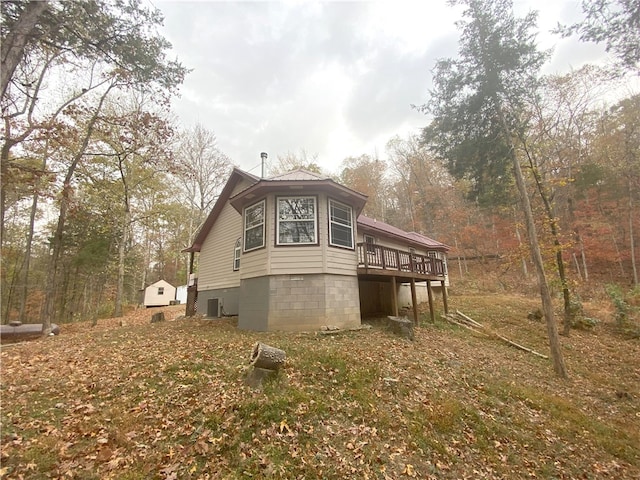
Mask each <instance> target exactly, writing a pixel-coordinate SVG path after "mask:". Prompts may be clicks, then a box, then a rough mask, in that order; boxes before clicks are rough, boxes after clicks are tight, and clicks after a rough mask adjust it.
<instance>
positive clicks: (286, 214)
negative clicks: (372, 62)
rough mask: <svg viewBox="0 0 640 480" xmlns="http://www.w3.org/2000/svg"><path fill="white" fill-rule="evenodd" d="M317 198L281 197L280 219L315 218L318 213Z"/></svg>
mask: <svg viewBox="0 0 640 480" xmlns="http://www.w3.org/2000/svg"><path fill="white" fill-rule="evenodd" d="M315 200H316V199H315V198H312V197H311V198H279V199H278V218H279V219H280V220H313V219H314V218H315V215H316V201H315Z"/></svg>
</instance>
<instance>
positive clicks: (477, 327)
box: [445, 310, 549, 360]
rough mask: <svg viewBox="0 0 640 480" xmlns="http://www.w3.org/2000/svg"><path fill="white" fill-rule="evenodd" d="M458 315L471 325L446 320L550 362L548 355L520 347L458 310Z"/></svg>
mask: <svg viewBox="0 0 640 480" xmlns="http://www.w3.org/2000/svg"><path fill="white" fill-rule="evenodd" d="M456 314H457V315H458V317H460V318H461V319H462V320H463V321H465V322H467V323H469V324H470V325H465V324H464V323H462V322H458V321H456V320H455V319H453V318H451V317H450V316H448V315H445V318H446V319H447V320H448V321H450V322H452V323H455V324H456V325H459V326H461V327H464V328H466V329H468V330H471V331H473V332H477V333H484V334H485V335H489V336H492V337H495V338H498V339H500V340H502V341H503V342H505V343H507V344H509V345H511V346H512V347H515V348H517V349H519V350H522V351H524V352H529V353H531V354H533V355H536V356H538V357H540V358H544V359H545V360H548V359H549V357H548V356H547V355H544V354H542V353H539V352H536V351H535V350H532V349H531V348H528V347H525V346H524V345H520V344H519V343H516V342H514V341H511V340H509V339H508V338H507V337H504V336H502V335H500V334H499V333H497V332H495V331H493V330H491V329H490V328H487V327H485V326H484V325H482V324H481V323H479V322H476V321H475V320H474V319H473V318H471V317H469V316H467V315H465V314H464V313H462V312H461V311H459V310H456ZM474 327H475V328H474Z"/></svg>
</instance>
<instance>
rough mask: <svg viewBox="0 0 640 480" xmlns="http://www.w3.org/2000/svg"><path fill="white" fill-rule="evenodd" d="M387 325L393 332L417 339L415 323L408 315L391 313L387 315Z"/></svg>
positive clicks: (410, 338)
mask: <svg viewBox="0 0 640 480" xmlns="http://www.w3.org/2000/svg"><path fill="white" fill-rule="evenodd" d="M387 325H388V326H389V327H390V328H391V331H392V332H393V333H396V334H398V335H400V336H402V337H405V338H408V339H409V340H413V339H415V332H414V330H413V323H412V322H411V320H409V319H408V318H407V317H394V316H392V315H389V316H388V317H387Z"/></svg>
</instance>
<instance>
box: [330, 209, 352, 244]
mask: <svg viewBox="0 0 640 480" xmlns="http://www.w3.org/2000/svg"><path fill="white" fill-rule="evenodd" d="M332 204H333V205H337V206H339V207H341V208H343V209H345V210H348V211H349V225H346V224H344V223H342V222H338V221H335V220H333V219H332V218H331V206H332ZM328 213H329V215H328V216H329V245H331V246H332V247H339V248H348V249H350V250H353V247H354V245H353V243H354V242H353V234H354V233H355V232H354V231H353V230H354V229H353V207H351V206H350V205H347V204H345V203H341V202H338V201H336V200H332V199H329V212H328ZM333 224H336V225H340V226H341V227H348V228H349V230H350V231H351V245H341V244H339V243H334V242H333V235H332V233H333V229H332V228H331V227H332V225H333Z"/></svg>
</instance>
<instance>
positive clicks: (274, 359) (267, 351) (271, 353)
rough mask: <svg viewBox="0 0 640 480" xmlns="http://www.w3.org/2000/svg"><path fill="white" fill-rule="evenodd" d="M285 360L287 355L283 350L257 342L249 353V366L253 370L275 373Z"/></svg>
mask: <svg viewBox="0 0 640 480" xmlns="http://www.w3.org/2000/svg"><path fill="white" fill-rule="evenodd" d="M286 358H287V354H286V353H285V352H284V350H280V349H279V348H275V347H271V346H269V345H265V344H264V343H260V342H257V343H256V344H255V345H254V347H253V352H252V353H251V365H252V366H253V367H255V368H262V369H265V370H274V371H277V370H279V369H280V367H281V366H282V365H283V364H284V361H285V360H286Z"/></svg>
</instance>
